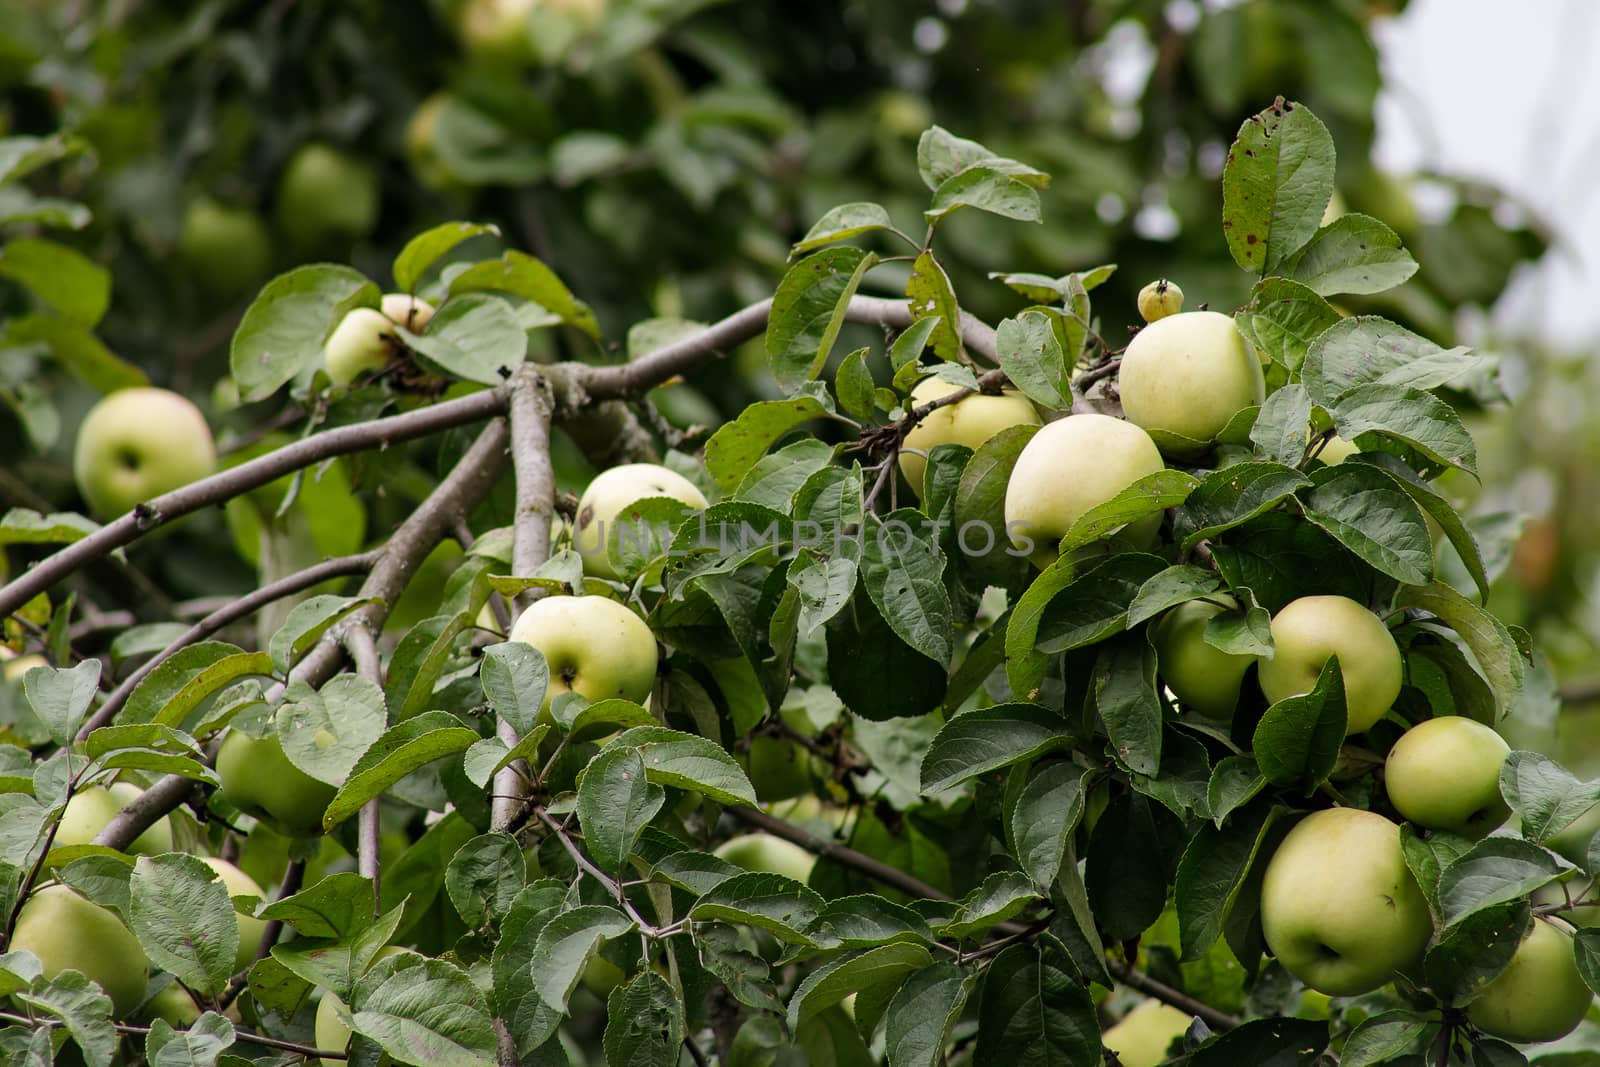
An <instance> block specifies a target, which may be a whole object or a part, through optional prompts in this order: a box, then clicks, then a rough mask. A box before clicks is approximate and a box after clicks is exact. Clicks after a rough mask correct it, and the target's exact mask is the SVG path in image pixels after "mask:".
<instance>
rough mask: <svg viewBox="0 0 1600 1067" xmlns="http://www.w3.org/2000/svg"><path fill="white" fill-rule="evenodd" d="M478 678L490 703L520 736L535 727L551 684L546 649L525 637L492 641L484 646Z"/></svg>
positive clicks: (496, 712) (485, 697) (497, 713)
mask: <svg viewBox="0 0 1600 1067" xmlns="http://www.w3.org/2000/svg"><path fill="white" fill-rule="evenodd" d="M478 681H479V682H480V683H481V684H482V686H483V696H484V699H485V700H487V701H488V702H489V706H490V707H492V708H493V709H494V711H495V714H496V715H499V716H500V717H501V718H502V719H504V720H505V721H506V722H508V723H510V724H511V725H512V726H513V727H514V728H515V729H516V731H517V734H518V735H519V736H522V735H526V734H528V733H529V732H530V731H532V730H533V727H534V724H535V723H537V722H538V721H539V709H540V708H541V707H542V706H543V705H544V697H545V693H546V692H547V691H548V689H549V686H550V667H549V665H548V664H547V663H545V659H544V653H542V652H540V651H539V650H538V649H536V648H534V647H533V646H531V645H529V644H526V643H524V642H522V641H503V642H501V643H500V644H497V645H490V646H489V647H488V648H486V649H484V650H483V665H482V666H481V667H480V668H479V670H478Z"/></svg>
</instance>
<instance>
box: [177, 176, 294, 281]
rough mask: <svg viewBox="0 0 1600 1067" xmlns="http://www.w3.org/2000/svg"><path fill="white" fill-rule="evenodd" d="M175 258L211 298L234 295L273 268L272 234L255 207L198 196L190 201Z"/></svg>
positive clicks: (184, 216) (185, 212)
mask: <svg viewBox="0 0 1600 1067" xmlns="http://www.w3.org/2000/svg"><path fill="white" fill-rule="evenodd" d="M177 250H178V258H179V259H180V260H181V261H182V262H183V265H184V266H185V267H186V268H188V270H189V273H190V274H191V275H192V276H193V278H194V281H195V283H196V284H197V285H198V286H199V287H200V288H201V289H204V290H205V291H206V292H208V293H210V294H211V295H212V296H216V297H220V298H228V297H234V296H238V295H240V294H241V293H244V292H245V291H246V290H248V289H251V288H252V287H254V286H255V285H256V284H257V283H258V282H260V281H261V279H263V278H265V277H266V276H267V272H268V271H269V270H271V269H272V238H271V237H270V236H269V235H268V233H267V225H266V223H264V222H262V221H261V217H260V216H259V215H257V214H256V213H255V212H254V211H251V210H250V209H248V208H242V207H229V206H228V205H226V204H219V203H218V202H217V201H215V200H212V199H211V198H210V197H206V196H200V197H196V198H195V199H193V200H191V201H189V205H188V207H187V208H186V209H185V211H184V215H183V229H182V231H180V233H179V235H178V249H177Z"/></svg>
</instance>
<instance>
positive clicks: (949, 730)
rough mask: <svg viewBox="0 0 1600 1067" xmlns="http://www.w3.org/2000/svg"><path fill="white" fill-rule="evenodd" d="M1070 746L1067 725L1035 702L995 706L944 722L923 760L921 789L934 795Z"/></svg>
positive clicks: (1058, 716) (1056, 715) (1070, 738)
mask: <svg viewBox="0 0 1600 1067" xmlns="http://www.w3.org/2000/svg"><path fill="white" fill-rule="evenodd" d="M1071 744H1072V737H1071V735H1070V734H1069V732H1068V723H1067V721H1066V720H1065V719H1063V718H1062V717H1061V716H1060V715H1058V714H1056V713H1055V712H1053V711H1049V710H1047V709H1045V708H1042V707H1039V706H1038V705H1036V704H1020V703H1018V704H996V705H994V706H992V707H987V708H979V709H977V710H975V711H969V712H967V713H966V714H964V715H957V716H956V717H955V718H953V719H951V720H950V721H949V722H947V723H945V725H944V728H943V729H941V730H940V731H939V733H938V735H937V736H936V737H935V738H934V739H933V744H932V746H930V747H929V749H928V753H927V755H925V756H924V757H923V759H922V791H923V792H924V793H930V794H931V793H938V792H942V791H943V790H946V789H949V788H950V787H951V786H955V785H960V784H961V783H962V782H964V781H966V780H967V779H969V778H976V777H978V776H979V775H983V774H988V773H989V772H991V771H997V770H999V769H1000V768H1002V767H1009V766H1011V765H1012V764H1013V763H1021V762H1022V761H1024V760H1031V759H1033V758H1035V757H1036V756H1039V755H1042V754H1043V753H1045V752H1048V751H1050V750H1051V749H1055V748H1067V747H1069V746H1070V745H1071Z"/></svg>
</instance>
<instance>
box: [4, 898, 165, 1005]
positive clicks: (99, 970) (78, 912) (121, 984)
mask: <svg viewBox="0 0 1600 1067" xmlns="http://www.w3.org/2000/svg"><path fill="white" fill-rule="evenodd" d="M7 947H8V948H10V949H12V950H19V949H26V950H27V951H29V952H31V953H33V954H34V955H35V956H38V957H39V961H40V962H41V963H43V964H44V976H45V977H46V978H54V977H55V976H56V975H58V974H60V973H61V972H62V971H67V970H72V971H81V972H83V974H84V975H85V976H86V977H87V978H89V979H90V980H91V981H94V982H97V983H99V985H100V988H101V989H104V990H105V991H106V995H107V996H108V997H110V998H111V1001H112V1004H113V1005H114V1006H115V1008H116V1015H117V1017H118V1018H121V1017H123V1016H125V1015H127V1014H128V1013H129V1012H131V1011H132V1010H133V1009H134V1008H136V1007H138V1006H139V1002H140V1001H142V1000H143V999H144V991H145V986H146V985H147V984H149V981H150V961H149V959H148V958H146V956H145V954H144V949H143V948H141V947H140V946H139V940H138V938H136V937H134V936H133V934H132V933H130V932H129V930H128V928H127V927H126V926H123V925H122V920H121V919H119V918H117V916H116V914H115V913H114V912H111V911H109V910H108V909H106V908H102V907H101V906H100V905H98V904H96V903H94V902H93V901H91V900H89V899H87V898H86V897H82V896H79V895H78V894H77V893H76V892H74V891H73V890H71V889H69V888H67V887H66V886H64V885H59V884H58V885H49V886H45V887H44V888H43V889H38V890H35V891H34V892H33V894H32V895H31V896H29V897H28V900H27V902H26V903H25V904H23V905H22V911H21V912H20V913H19V914H18V916H17V927H16V930H15V932H14V933H13V934H12V935H11V943H10V945H9V946H7Z"/></svg>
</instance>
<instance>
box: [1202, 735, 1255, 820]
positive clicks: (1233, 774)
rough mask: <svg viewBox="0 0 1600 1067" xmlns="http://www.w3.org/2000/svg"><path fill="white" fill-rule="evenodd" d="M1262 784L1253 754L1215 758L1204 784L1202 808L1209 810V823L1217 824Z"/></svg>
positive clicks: (1243, 802) (1248, 799) (1252, 794)
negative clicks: (1209, 775) (1203, 804)
mask: <svg viewBox="0 0 1600 1067" xmlns="http://www.w3.org/2000/svg"><path fill="white" fill-rule="evenodd" d="M1266 784H1267V780H1266V778H1265V777H1263V776H1262V774H1261V769H1260V768H1259V767H1257V766H1256V760H1255V757H1254V756H1251V755H1247V754H1243V753H1241V754H1236V755H1232V756H1224V757H1223V758H1222V759H1220V760H1218V761H1217V765H1216V766H1215V767H1213V768H1212V769H1211V781H1210V782H1209V783H1208V784H1207V786H1206V807H1208V808H1210V809H1211V819H1212V822H1213V823H1214V824H1215V825H1216V826H1218V827H1220V826H1221V825H1222V823H1223V820H1224V819H1226V818H1227V817H1228V815H1229V814H1230V813H1231V812H1233V811H1234V810H1235V809H1236V808H1239V807H1242V806H1243V805H1244V804H1247V803H1248V802H1249V801H1250V799H1251V798H1252V797H1254V796H1255V795H1256V794H1257V793H1259V792H1261V790H1262V789H1263V788H1265V787H1266Z"/></svg>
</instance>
